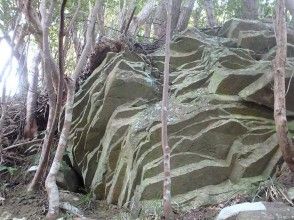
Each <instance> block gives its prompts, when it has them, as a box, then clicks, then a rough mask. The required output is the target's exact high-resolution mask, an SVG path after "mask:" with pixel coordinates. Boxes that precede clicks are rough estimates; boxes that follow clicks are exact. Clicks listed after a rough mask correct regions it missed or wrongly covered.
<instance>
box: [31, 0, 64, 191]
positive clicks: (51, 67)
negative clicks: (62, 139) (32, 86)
mask: <svg viewBox="0 0 294 220" xmlns="http://www.w3.org/2000/svg"><path fill="white" fill-rule="evenodd" d="M55 3H56V2H55V0H53V1H51V5H50V8H49V10H48V13H47V10H46V0H43V1H42V2H41V4H40V11H41V14H42V20H41V28H40V29H41V30H42V43H41V48H42V50H43V67H44V69H45V74H44V76H45V85H46V89H47V93H48V97H49V117H48V122H47V128H46V130H47V132H46V135H45V137H44V142H43V145H42V151H41V156H40V161H39V165H38V169H37V171H36V173H35V175H34V178H33V180H32V182H31V183H30V184H29V186H28V191H33V190H35V189H36V187H37V186H38V185H39V184H40V183H41V182H42V181H41V180H42V177H43V175H44V173H45V170H46V166H47V164H48V160H49V151H50V147H51V145H52V141H53V136H54V132H55V129H56V127H57V120H58V118H59V111H60V106H58V100H59V98H57V99H56V95H55V91H54V86H53V80H52V78H55V77H53V72H55V74H57V73H58V70H56V66H55V62H54V60H53V58H52V56H51V51H50V44H49V25H50V22H51V17H52V14H53V9H54V6H55ZM58 79H59V74H58ZM55 80H56V79H55ZM56 81H57V80H56ZM56 87H58V85H56Z"/></svg>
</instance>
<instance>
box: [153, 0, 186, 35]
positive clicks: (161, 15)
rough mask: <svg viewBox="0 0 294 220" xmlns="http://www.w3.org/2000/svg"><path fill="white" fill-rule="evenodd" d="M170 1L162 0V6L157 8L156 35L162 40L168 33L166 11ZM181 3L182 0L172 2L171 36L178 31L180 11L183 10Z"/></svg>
mask: <svg viewBox="0 0 294 220" xmlns="http://www.w3.org/2000/svg"><path fill="white" fill-rule="evenodd" d="M168 2H169V0H162V1H161V2H160V4H159V5H158V6H157V10H156V12H155V19H154V34H155V36H156V37H157V38H159V39H161V38H162V37H163V36H164V35H165V33H166V25H167V23H166V22H167V17H166V13H165V12H166V10H167V8H166V7H167V4H168ZM181 3H182V0H172V5H173V6H172V10H171V12H172V18H171V34H172V33H173V31H174V30H175V29H176V27H177V24H178V21H179V16H180V10H181Z"/></svg>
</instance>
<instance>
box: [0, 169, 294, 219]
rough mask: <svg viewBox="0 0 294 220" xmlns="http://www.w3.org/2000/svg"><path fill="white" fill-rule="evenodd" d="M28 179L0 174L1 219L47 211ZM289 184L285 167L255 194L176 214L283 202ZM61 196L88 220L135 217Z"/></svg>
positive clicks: (205, 215)
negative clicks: (255, 202)
mask: <svg viewBox="0 0 294 220" xmlns="http://www.w3.org/2000/svg"><path fill="white" fill-rule="evenodd" d="M22 173H24V172H22ZM30 179H31V177H30V176H27V175H18V176H16V177H13V178H12V177H11V176H9V175H6V176H3V175H0V220H10V219H11V220H12V219H15V220H17V219H22V220H39V219H44V218H45V215H46V213H47V210H48V204H47V194H46V192H45V189H41V190H38V191H36V192H34V193H30V194H28V193H27V191H26V186H27V184H28V183H29V180H30ZM291 187H294V174H293V173H291V172H290V171H289V170H288V169H287V168H286V167H284V168H282V170H281V171H279V172H277V173H276V174H275V176H274V177H273V178H270V179H269V180H268V181H265V182H263V183H261V185H260V187H259V188H258V189H257V192H256V194H255V195H254V196H253V195H238V196H236V197H235V198H232V199H230V200H228V201H224V202H223V203H220V204H217V205H211V206H205V207H200V208H198V209H194V210H190V211H189V212H181V211H180V210H177V213H176V215H175V216H176V219H178V220H206V219H207V220H210V219H214V218H215V216H216V215H217V214H218V212H219V211H220V210H221V209H222V208H223V207H225V206H229V205H233V204H237V203H241V202H247V201H249V202H250V201H252V199H253V198H255V201H257V200H261V201H283V202H285V203H287V199H286V198H285V197H284V196H283V194H281V193H279V192H280V191H281V190H284V192H286V191H287V189H289V188H291ZM60 198H61V201H63V202H69V203H70V204H71V205H73V206H75V207H77V208H78V209H79V210H80V211H81V212H82V213H83V214H84V216H85V217H87V218H86V219H88V220H94V219H95V220H102V219H103V220H104V219H117V220H124V219H134V218H132V217H131V215H130V214H129V213H128V211H127V210H124V209H120V208H118V207H117V206H115V205H108V204H106V202H104V201H93V200H92V199H91V197H90V195H88V194H79V193H73V192H68V191H64V190H60ZM60 217H61V219H64V220H65V219H76V220H78V219H79V218H75V217H76V216H74V215H72V214H71V213H70V212H68V211H64V210H63V211H62V213H61V215H60ZM80 219H81V218H80ZM137 219H146V220H147V219H160V217H159V216H141V217H139V218H137Z"/></svg>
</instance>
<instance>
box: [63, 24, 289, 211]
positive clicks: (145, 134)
mask: <svg viewBox="0 0 294 220" xmlns="http://www.w3.org/2000/svg"><path fill="white" fill-rule="evenodd" d="M269 30H270V28H268V26H267V25H264V24H262V23H260V22H252V21H247V23H246V21H241V20H235V21H234V20H233V21H230V22H229V23H227V24H225V25H224V27H223V28H222V30H221V31H220V33H221V35H222V36H223V38H220V37H212V36H206V35H205V34H203V33H199V32H197V31H186V32H185V33H183V34H182V35H180V36H177V37H176V38H175V39H174V40H173V43H172V45H171V54H172V59H171V67H172V68H171V70H172V71H171V73H170V80H171V85H170V100H169V113H168V133H169V144H170V147H171V169H172V171H171V175H172V196H173V202H174V204H177V205H180V206H182V207H187V208H188V207H191V206H193V207H196V206H200V205H204V204H211V203H217V202H219V201H221V200H226V199H229V198H231V197H232V196H234V195H237V194H240V193H242V192H249V191H251V190H252V189H253V188H254V187H256V184H258V182H259V181H260V180H262V179H264V178H267V177H268V176H269V175H270V174H271V173H272V172H273V170H274V168H275V166H276V163H277V161H278V160H279V159H280V156H281V154H280V152H279V149H278V146H277V139H276V136H275V126H274V120H273V90H272V89H271V88H272V83H273V82H272V77H271V71H272V67H271V62H270V61H267V60H256V59H255V58H254V57H255V56H254V55H255V54H256V53H260V52H263V50H260V49H258V51H254V50H252V49H254V47H253V48H252V46H251V43H250V42H252V41H246V45H245V43H244V41H241V43H240V46H241V47H240V48H237V47H232V45H233V44H231V43H230V44H228V42H234V39H233V38H236V39H238V37H239V35H240V33H242V31H246V33H247V34H246V37H250V33H252V34H253V35H252V36H251V37H253V38H254V37H256V36H261V35H262V33H264V32H262V33H257V31H269ZM243 36H244V35H243ZM263 37H264V36H263ZM242 42H243V43H242ZM228 45H229V46H228ZM242 45H243V46H242ZM272 46H274V45H271V47H272ZM263 48H264V47H263ZM263 48H262V49H263ZM266 52H267V51H266ZM148 60H149V61H148ZM163 60H164V54H163V49H160V50H158V51H156V52H155V53H154V54H150V55H148V57H144V56H143V55H138V54H134V53H131V52H121V53H119V54H113V53H111V54H108V56H107V58H106V60H104V62H103V63H102V64H101V65H100V66H99V67H98V68H97V69H96V70H95V71H94V72H93V74H92V75H91V76H90V77H89V78H88V79H87V81H86V82H85V83H84V84H83V85H82V87H81V89H80V91H79V92H78V93H77V94H76V98H75V106H74V116H73V118H74V121H73V126H72V130H71V135H70V141H69V149H70V152H71V154H70V158H71V162H72V164H73V167H74V168H75V170H76V171H77V172H78V173H79V174H80V175H81V176H82V178H83V181H84V184H85V186H86V187H87V188H88V189H89V190H92V191H93V192H95V194H96V196H97V198H99V199H106V200H107V201H108V202H109V203H115V204H118V205H120V206H127V207H129V208H131V209H132V210H134V211H136V210H140V209H141V208H143V209H146V210H148V209H151V208H152V206H155V205H156V204H161V203H160V202H161V198H162V180H163V172H162V166H163V161H162V149H161V142H160V136H161V134H160V129H161V126H160V110H161V101H160V100H161V90H162V85H161V82H162V75H161V76H160V75H159V76H158V73H162V64H163ZM151 64H153V66H151ZM293 65H294V62H293V60H292V59H289V60H288V62H287V83H288V82H289V81H290V77H291V69H293ZM293 83H294V81H293V82H291V83H290V85H289V92H288V93H287V101H288V102H287V104H288V105H287V107H288V111H289V114H292V111H294V106H293V102H292V105H291V102H290V100H293V98H294V97H292V96H293V94H294V91H293V89H294V84H293ZM287 85H288V84H287ZM290 125H292V122H291V121H290ZM292 127H293V126H292ZM292 127H291V126H290V131H291V132H292V131H293V129H291V128H292Z"/></svg>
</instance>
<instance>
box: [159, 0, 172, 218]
mask: <svg viewBox="0 0 294 220" xmlns="http://www.w3.org/2000/svg"><path fill="white" fill-rule="evenodd" d="M167 3H168V5H167V8H166V9H167V10H166V12H167V13H166V14H167V24H166V34H165V38H166V39H165V61H164V82H163V92H162V108H161V124H162V127H161V144H162V151H163V172H164V180H163V212H164V217H165V219H166V220H169V219H172V207H171V168H170V147H169V145H168V132H167V121H168V102H169V97H168V96H169V95H168V93H169V65H170V41H171V25H172V14H171V13H172V0H168V2H167Z"/></svg>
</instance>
